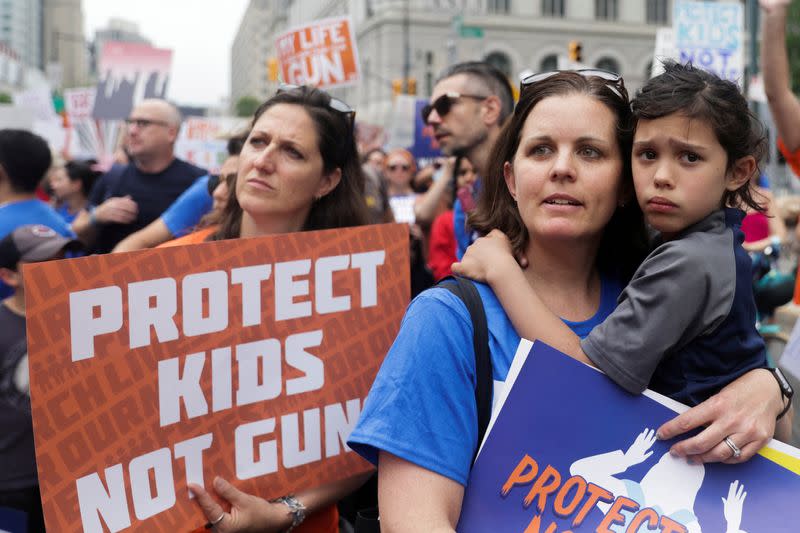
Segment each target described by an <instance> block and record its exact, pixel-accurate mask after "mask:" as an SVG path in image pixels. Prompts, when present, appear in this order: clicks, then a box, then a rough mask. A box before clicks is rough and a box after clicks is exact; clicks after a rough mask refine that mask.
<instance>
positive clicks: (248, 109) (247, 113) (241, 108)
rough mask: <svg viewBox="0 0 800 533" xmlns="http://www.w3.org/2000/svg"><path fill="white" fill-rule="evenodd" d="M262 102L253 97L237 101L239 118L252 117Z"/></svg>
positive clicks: (243, 97)
mask: <svg viewBox="0 0 800 533" xmlns="http://www.w3.org/2000/svg"><path fill="white" fill-rule="evenodd" d="M259 105H261V102H260V101H259V100H258V99H257V98H254V97H252V96H242V97H241V98H239V99H238V100H237V101H236V116H237V117H252V116H253V115H254V114H255V112H256V109H258V106H259Z"/></svg>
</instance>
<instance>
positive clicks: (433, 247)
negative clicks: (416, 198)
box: [428, 209, 456, 281]
mask: <svg viewBox="0 0 800 533" xmlns="http://www.w3.org/2000/svg"><path fill="white" fill-rule="evenodd" d="M455 261H456V234H455V231H454V229H453V210H452V209H451V210H449V211H445V212H444V213H442V214H441V215H439V216H437V217H436V218H435V219H434V221H433V225H432V226H431V234H430V237H429V239H428V268H430V269H431V272H433V278H434V279H435V280H436V281H439V280H440V279H442V278H445V277H447V276H449V275H450V274H451V273H452V271H451V270H450V267H451V266H452V265H453V263H454V262H455Z"/></svg>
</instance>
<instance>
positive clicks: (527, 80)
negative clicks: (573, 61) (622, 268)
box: [519, 68, 623, 98]
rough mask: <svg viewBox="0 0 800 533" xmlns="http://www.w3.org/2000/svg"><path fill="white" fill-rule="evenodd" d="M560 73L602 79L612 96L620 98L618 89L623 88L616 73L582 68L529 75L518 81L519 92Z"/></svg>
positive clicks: (620, 79)
mask: <svg viewBox="0 0 800 533" xmlns="http://www.w3.org/2000/svg"><path fill="white" fill-rule="evenodd" d="M562 72H574V73H575V74H580V75H581V76H583V77H584V78H592V77H596V78H602V79H604V80H606V81H607V82H608V83H607V84H606V86H607V87H608V88H609V89H611V91H612V92H613V93H614V94H616V95H617V96H619V97H620V98H622V92H621V91H620V88H621V87H623V82H622V76H620V75H619V74H617V73H616V72H611V71H609V70H603V69H599V68H583V69H579V70H551V71H549V72H539V73H536V74H530V75H528V76H525V77H524V78H522V79H521V80H520V82H519V92H520V93H522V92H524V91H525V90H526V89H528V88H529V87H530V86H531V85H533V84H534V83H537V82H540V81H544V80H546V79H547V78H551V77H553V76H555V75H556V74H561V73H562Z"/></svg>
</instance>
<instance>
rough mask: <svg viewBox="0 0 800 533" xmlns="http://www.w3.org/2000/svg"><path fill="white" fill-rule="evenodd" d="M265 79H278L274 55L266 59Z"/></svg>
mask: <svg viewBox="0 0 800 533" xmlns="http://www.w3.org/2000/svg"><path fill="white" fill-rule="evenodd" d="M267 79H268V80H269V81H278V60H277V59H276V58H274V57H270V58H269V59H267Z"/></svg>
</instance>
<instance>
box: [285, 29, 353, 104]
mask: <svg viewBox="0 0 800 533" xmlns="http://www.w3.org/2000/svg"><path fill="white" fill-rule="evenodd" d="M352 28H353V23H352V21H351V20H350V17H338V18H330V19H325V20H315V21H314V22H312V23H310V24H307V25H305V26H300V27H297V28H294V29H292V30H289V31H288V32H286V33H284V34H283V35H280V36H279V37H278V38H277V39H276V41H275V47H276V48H277V49H278V61H279V62H280V65H281V74H282V76H283V81H284V82H286V83H289V84H293V85H313V86H315V87H319V88H323V89H324V88H329V87H341V86H344V85H353V84H355V83H356V82H358V80H359V76H360V74H359V67H358V50H357V48H356V40H355V35H354V33H353V29H352Z"/></svg>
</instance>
